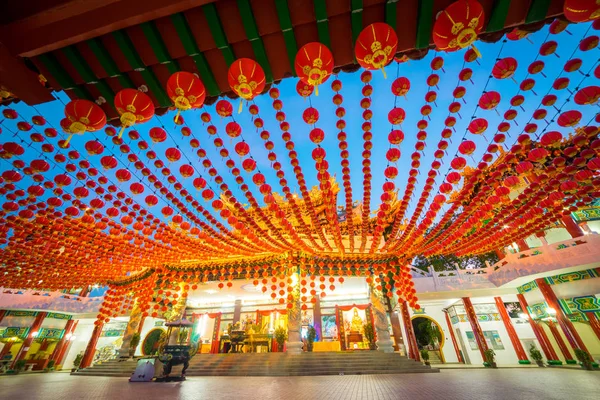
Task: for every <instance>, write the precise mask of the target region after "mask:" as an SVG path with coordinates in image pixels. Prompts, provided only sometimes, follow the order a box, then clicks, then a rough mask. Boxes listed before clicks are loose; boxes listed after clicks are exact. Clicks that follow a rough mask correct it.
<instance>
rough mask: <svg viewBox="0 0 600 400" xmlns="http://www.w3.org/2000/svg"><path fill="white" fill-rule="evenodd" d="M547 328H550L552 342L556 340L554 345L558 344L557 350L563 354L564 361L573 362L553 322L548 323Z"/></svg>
mask: <svg viewBox="0 0 600 400" xmlns="http://www.w3.org/2000/svg"><path fill="white" fill-rule="evenodd" d="M548 328H550V332H552V336H554V340H556V344H558V348H559V349H560V352H561V353H562V354H563V357H564V358H565V360H573V357H571V352H570V351H569V348H568V347H567V345H566V343H565V341H564V340H563V338H562V336H560V332H559V331H558V328H557V327H556V324H555V323H554V321H548ZM567 363H568V361H567Z"/></svg>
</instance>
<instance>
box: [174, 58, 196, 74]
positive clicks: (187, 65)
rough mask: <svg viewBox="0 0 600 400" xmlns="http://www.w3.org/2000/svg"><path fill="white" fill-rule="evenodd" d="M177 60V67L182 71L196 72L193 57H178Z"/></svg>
mask: <svg viewBox="0 0 600 400" xmlns="http://www.w3.org/2000/svg"><path fill="white" fill-rule="evenodd" d="M177 62H178V63H179V67H180V69H181V70H182V71H187V72H191V73H192V74H198V69H197V68H196V63H195V62H194V59H193V58H192V57H189V56H185V57H182V58H178V59H177ZM198 75H200V74H198Z"/></svg>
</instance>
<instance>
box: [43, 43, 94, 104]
mask: <svg viewBox="0 0 600 400" xmlns="http://www.w3.org/2000/svg"><path fill="white" fill-rule="evenodd" d="M38 60H40V61H41V62H42V64H44V67H46V69H47V70H48V71H49V72H50V74H52V76H53V77H54V79H56V81H57V82H58V84H59V85H60V86H61V87H62V88H63V89H64V90H73V92H75V94H76V95H77V97H79V98H80V99H85V100H91V101H94V98H93V97H92V95H91V94H90V93H89V92H88V90H87V89H86V88H85V87H80V86H77V84H76V83H75V81H74V80H73V78H71V76H70V75H69V74H68V73H67V72H66V71H65V70H64V68H63V67H62V66H61V65H60V63H59V62H58V60H57V59H56V57H55V56H54V54H52V53H45V54H41V55H39V56H38Z"/></svg>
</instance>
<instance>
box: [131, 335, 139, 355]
mask: <svg viewBox="0 0 600 400" xmlns="http://www.w3.org/2000/svg"><path fill="white" fill-rule="evenodd" d="M138 344H140V334H139V333H138V332H136V333H134V334H133V336H132V337H131V340H130V341H129V358H133V356H134V354H135V349H136V348H137V347H138Z"/></svg>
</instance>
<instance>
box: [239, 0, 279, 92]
mask: <svg viewBox="0 0 600 400" xmlns="http://www.w3.org/2000/svg"><path fill="white" fill-rule="evenodd" d="M237 5H238V10H239V11H240V16H241V17H242V24H243V25H244V30H245V31H246V37H247V38H248V40H249V41H250V44H251V45H252V50H254V56H255V57H256V61H257V62H258V63H259V64H260V66H261V67H262V69H263V70H264V71H265V78H266V81H267V83H271V82H273V73H272V72H271V64H269V59H268V58H267V53H266V51H265V46H264V44H263V41H262V39H261V38H260V34H259V33H258V27H257V26H256V20H255V19H254V14H253V13H252V8H251V7H250V1H249V0H237Z"/></svg>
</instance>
